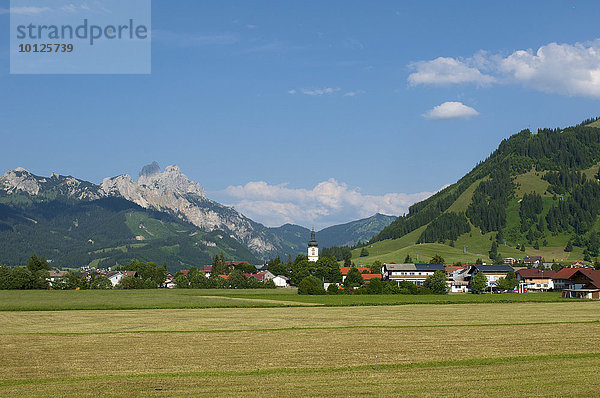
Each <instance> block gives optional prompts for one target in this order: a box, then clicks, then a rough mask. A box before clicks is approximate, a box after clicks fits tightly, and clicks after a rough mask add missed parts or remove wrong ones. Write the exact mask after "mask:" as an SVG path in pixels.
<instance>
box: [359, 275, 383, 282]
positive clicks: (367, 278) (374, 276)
mask: <svg viewBox="0 0 600 398" xmlns="http://www.w3.org/2000/svg"><path fill="white" fill-rule="evenodd" d="M361 276H362V278H363V281H365V282H369V281H371V280H372V279H381V274H362V275H361Z"/></svg>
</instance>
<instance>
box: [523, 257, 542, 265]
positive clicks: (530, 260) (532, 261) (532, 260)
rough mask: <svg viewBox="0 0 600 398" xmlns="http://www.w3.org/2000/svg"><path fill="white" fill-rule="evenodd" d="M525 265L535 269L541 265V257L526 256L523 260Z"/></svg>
mask: <svg viewBox="0 0 600 398" xmlns="http://www.w3.org/2000/svg"><path fill="white" fill-rule="evenodd" d="M523 263H524V264H525V265H528V266H531V267H537V266H539V265H540V264H541V263H542V256H527V257H525V258H524V259H523Z"/></svg>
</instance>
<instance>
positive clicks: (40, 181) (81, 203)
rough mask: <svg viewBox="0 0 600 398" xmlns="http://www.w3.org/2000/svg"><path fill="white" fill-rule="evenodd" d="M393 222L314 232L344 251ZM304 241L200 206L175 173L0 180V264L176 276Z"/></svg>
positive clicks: (19, 174) (197, 194)
mask: <svg viewBox="0 0 600 398" xmlns="http://www.w3.org/2000/svg"><path fill="white" fill-rule="evenodd" d="M394 219H395V217H390V216H383V215H380V214H377V215H375V216H373V217H370V218H367V219H364V220H359V221H355V222H352V223H349V224H344V225H340V226H334V227H329V228H326V229H325V230H323V231H321V232H322V233H323V237H324V240H325V241H326V243H327V245H331V246H334V245H335V246H342V245H352V244H355V243H357V242H359V241H363V242H366V241H368V240H369V239H371V238H372V237H373V236H375V235H376V234H377V233H378V232H379V231H381V230H382V229H383V228H384V227H385V226H387V225H389V224H390V223H391V222H392V221H393V220H394ZM321 232H319V234H320V233H321ZM309 237H310V231H309V230H308V229H306V228H304V227H300V226H297V225H290V224H286V225H284V226H282V227H279V228H268V227H265V226H264V225H262V224H260V223H257V222H254V221H252V220H251V219H249V218H247V217H245V216H244V215H242V214H240V213H239V212H237V211H236V210H235V209H234V208H232V207H228V206H224V205H222V204H219V203H217V202H215V201H212V200H210V199H208V198H207V197H206V195H205V193H204V190H203V188H202V186H201V185H200V184H198V183H195V182H193V181H191V180H190V179H189V178H187V177H186V176H185V175H184V174H183V173H182V172H181V170H180V169H179V167H177V166H168V167H167V168H166V169H165V170H164V171H161V169H160V167H159V165H158V164H157V163H156V162H154V163H152V164H150V165H147V166H145V167H144V168H143V169H142V171H141V172H140V174H139V176H138V178H137V181H134V180H133V179H132V178H131V177H130V176H129V175H120V176H117V177H114V178H106V179H104V181H103V182H102V184H100V185H96V184H93V183H90V182H87V181H83V180H79V179H77V178H74V177H70V176H62V175H58V174H52V175H51V176H50V177H40V176H36V175H34V174H32V173H30V172H28V171H27V170H25V169H23V168H17V169H15V170H11V171H8V172H6V173H5V174H4V175H3V176H2V177H0V264H6V265H15V266H16V265H23V264H25V263H26V262H27V259H28V258H29V256H30V255H31V254H32V253H37V254H38V255H44V256H46V257H47V258H48V259H49V260H51V261H52V262H53V265H54V266H62V267H80V266H82V265H88V264H89V265H92V266H98V267H105V266H113V265H116V264H119V265H125V264H127V263H129V262H130V261H132V260H137V261H153V262H155V263H157V264H159V265H163V264H165V265H167V267H168V268H169V270H171V271H176V270H179V269H183V268H187V267H189V266H192V265H195V266H198V265H202V264H210V263H211V262H212V258H213V257H214V256H215V255H217V254H220V253H223V254H224V256H225V257H226V258H228V259H233V260H245V261H249V262H251V263H254V264H257V263H260V262H262V261H264V260H266V259H268V258H272V257H275V256H280V257H282V258H287V256H296V255H297V254H300V253H304V252H305V247H306V242H307V241H308V239H309Z"/></svg>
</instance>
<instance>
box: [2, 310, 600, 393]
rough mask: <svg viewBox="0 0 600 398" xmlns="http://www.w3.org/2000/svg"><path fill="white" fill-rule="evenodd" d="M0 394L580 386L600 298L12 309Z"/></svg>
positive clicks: (599, 366) (585, 380)
mask: <svg viewBox="0 0 600 398" xmlns="http://www.w3.org/2000/svg"><path fill="white" fill-rule="evenodd" d="M0 341H1V342H2V343H1V344H0V396H173V395H175V396H200V395H201V396H261V397H264V396H278V397H279V396H361V395H362V396H375V395H376V396H398V395H416V396H422V395H445V396H465V395H471V396H472V395H489V396H507V395H508V396H515V395H528V396H535V395H538V396H551V395H554V396H582V395H587V396H591V395H596V394H597V391H598V389H599V388H600V379H599V378H598V377H597V374H598V371H599V370H600V303H599V302H592V301H573V302H558V303H489V304H446V305H431V304H419V305H401V306H353V307H325V306H318V307H281V308H207V309H138V310H94V311H87V310H73V311H4V312H0Z"/></svg>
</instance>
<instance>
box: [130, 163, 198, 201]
mask: <svg viewBox="0 0 600 398" xmlns="http://www.w3.org/2000/svg"><path fill="white" fill-rule="evenodd" d="M155 164H156V162H154V163H153V164H152V165H149V166H150V167H149V168H148V169H146V166H145V167H144V169H146V172H144V169H142V172H141V173H140V176H139V177H138V180H137V184H138V185H139V186H140V187H144V188H147V189H151V190H155V191H159V192H160V193H163V194H168V193H176V194H180V195H184V194H195V195H198V196H200V197H202V198H205V197H206V195H205V194H204V189H203V188H202V186H201V185H200V184H198V183H196V182H194V181H192V180H190V179H189V178H188V177H187V176H186V175H185V174H183V173H182V172H181V169H180V168H179V166H167V168H166V169H165V171H164V172H162V173H161V172H160V167H159V168H158V172H156V168H155V167H154V166H153V165H155ZM156 166H157V167H158V164H156Z"/></svg>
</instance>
